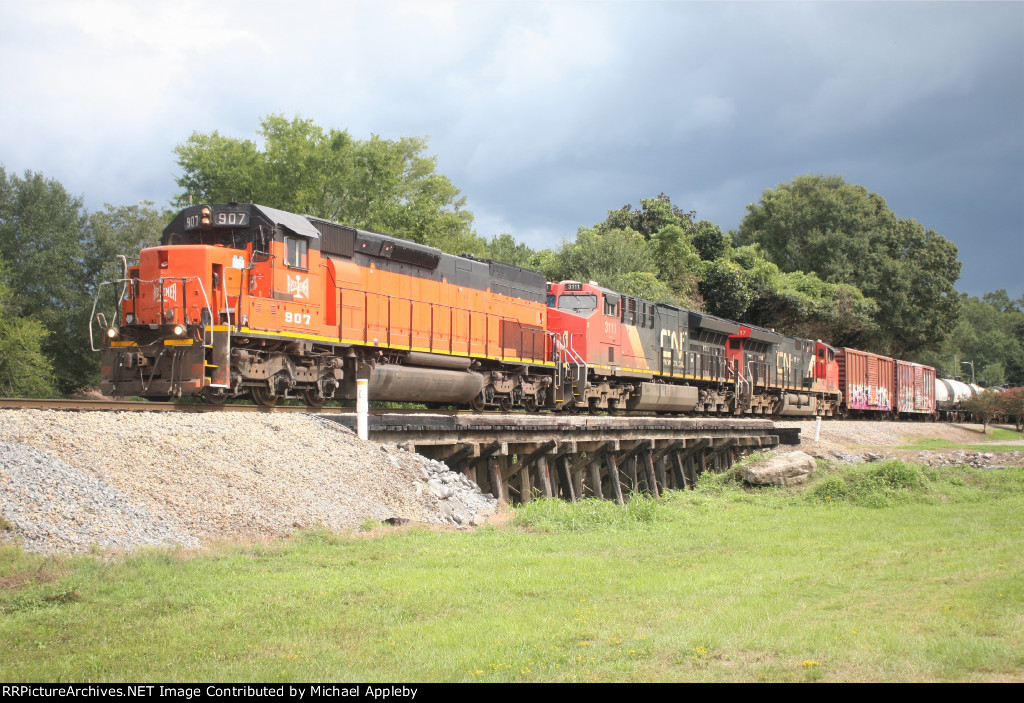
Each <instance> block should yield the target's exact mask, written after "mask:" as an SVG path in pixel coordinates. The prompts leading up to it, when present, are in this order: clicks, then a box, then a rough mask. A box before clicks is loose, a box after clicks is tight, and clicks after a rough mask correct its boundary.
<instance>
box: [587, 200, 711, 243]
mask: <svg viewBox="0 0 1024 703" xmlns="http://www.w3.org/2000/svg"><path fill="white" fill-rule="evenodd" d="M695 214H696V213H695V212H684V211H683V210H681V209H679V208H678V207H676V206H675V205H673V204H672V201H671V200H670V199H669V197H668V196H667V195H665V194H664V193H660V194H658V197H656V198H645V199H643V200H641V201H640V209H639V210H634V209H633V206H632V205H623V206H622V207H621V208H619V209H618V210H610V211H609V212H608V217H607V218H606V219H605V221H604V222H601V223H600V224H598V225H595V227H596V228H597V229H598V230H599V231H601V232H604V231H605V230H613V229H619V230H632V231H633V232H636V233H638V234H640V235H642V236H643V237H644V239H651V238H652V237H653V236H654V235H656V234H657V233H658V232H660V231H661V230H663V229H664V228H665V227H668V226H669V225H675V226H676V227H682V228H683V229H684V230H686V229H689V227H690V226H691V225H692V224H693V216H694V215H695Z"/></svg>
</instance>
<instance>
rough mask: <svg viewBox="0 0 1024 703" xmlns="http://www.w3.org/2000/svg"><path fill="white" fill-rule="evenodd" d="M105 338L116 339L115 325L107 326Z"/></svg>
mask: <svg viewBox="0 0 1024 703" xmlns="http://www.w3.org/2000/svg"><path fill="white" fill-rule="evenodd" d="M107 338H108V339H117V328H116V327H108V328H107Z"/></svg>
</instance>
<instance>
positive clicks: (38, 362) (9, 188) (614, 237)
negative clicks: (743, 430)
mask: <svg viewBox="0 0 1024 703" xmlns="http://www.w3.org/2000/svg"><path fill="white" fill-rule="evenodd" d="M259 138H260V139H259V141H258V142H257V141H256V140H249V139H239V138H234V137H227V136H224V135H221V134H219V133H218V132H216V131H214V132H212V133H209V134H202V133H194V134H193V135H192V136H191V137H189V139H187V140H186V141H185V142H184V143H182V144H180V145H178V146H177V147H176V149H175V153H176V156H177V161H178V165H179V167H180V168H181V175H180V176H179V177H178V178H177V185H178V187H179V189H180V190H179V191H178V192H177V193H175V194H174V195H173V196H172V197H171V198H170V199H169V202H170V203H171V204H172V205H174V206H176V207H180V206H183V205H185V204H187V203H188V202H189V198H191V199H192V200H193V201H194V202H226V201H229V200H232V199H237V200H241V201H248V200H251V201H253V202H257V203H261V204H264V205H268V206H271V207H275V208H279V209H282V210H288V211H292V212H300V213H304V214H309V215H315V216H318V217H323V218H326V219H330V220H334V221H337V222H341V223H344V224H348V225H352V226H354V227H359V228H363V229H370V230H374V231H378V232H386V233H389V234H393V235H396V236H398V237H403V238H406V239H411V240H413V241H417V242H420V243H423V244H427V245H430V246H434V247H437V248H439V249H441V250H443V251H446V252H449V253H453V254H463V253H465V254H472V255H474V256H477V257H487V258H493V259H497V260H500V261H505V262H507V263H510V264H515V265H519V266H525V267H528V268H533V269H537V270H539V271H541V272H543V273H544V274H545V275H546V276H547V277H548V279H549V280H562V279H575V280H583V281H591V280H592V281H596V282H597V283H599V284H601V285H603V286H606V287H608V288H611V289H614V290H618V291H620V292H623V293H626V294H630V295H635V296H638V297H642V298H646V299H649V300H654V301H656V302H662V303H668V304H673V305H677V306H680V307H687V308H693V309H700V310H703V311H705V312H708V313H711V314H714V315H718V316H721V317H726V318H729V319H733V320H738V321H741V322H745V323H748V324H754V325H759V326H762V327H769V328H772V329H775V330H777V331H779V332H782V333H784V334H792V335H797V336H802V337H809V338H812V339H822V340H824V341H826V342H829V343H831V344H834V345H839V346H853V347H857V348H860V349H866V350H869V351H873V352H876V353H881V354H888V355H893V356H898V357H900V358H905V359H911V360H918V361H921V362H923V363H927V364H930V365H933V366H936V367H938V368H939V370H940V374H941V375H942V376H943V377H948V376H954V375H960V370H959V369H958V367H960V366H961V362H963V361H969V362H971V363H973V364H974V368H975V369H976V371H977V374H976V378H977V380H979V381H981V382H984V383H986V384H989V385H1000V384H1004V383H1007V384H1011V385H1021V384H1024V296H1022V297H1021V299H1019V300H1012V299H1010V297H1009V295H1008V294H1007V293H1006V291H1005V290H999V291H995V292H993V293H988V294H986V295H985V296H983V297H982V298H981V299H979V298H975V297H972V296H968V295H966V294H963V293H959V292H957V290H956V288H955V284H956V281H957V280H958V278H959V275H960V260H959V258H958V251H957V248H956V246H955V245H954V244H953V243H952V242H950V241H949V240H947V239H946V238H944V237H943V236H942V235H940V234H938V233H937V232H935V231H934V230H931V229H926V228H924V227H923V226H922V225H920V224H919V223H917V222H916V221H914V220H911V219H904V218H900V217H898V216H897V215H895V214H894V213H893V212H892V211H891V210H890V209H889V208H888V206H887V205H886V203H885V201H884V199H883V198H882V197H881V196H879V195H878V194H875V193H871V192H869V191H868V190H867V189H865V188H863V187H862V186H859V185H854V184H849V183H846V182H845V181H844V180H843V179H842V178H841V177H839V176H800V177H798V178H796V179H795V180H793V181H792V182H790V183H786V184H781V185H779V186H777V187H775V188H773V189H768V190H765V191H764V192H763V193H762V196H761V200H760V201H759V202H758V203H756V204H752V205H749V206H748V207H747V213H746V215H745V217H744V218H743V221H742V222H741V224H740V226H739V227H738V228H737V229H736V230H735V231H731V232H725V231H723V230H722V229H721V228H720V227H719V226H718V225H716V224H714V223H712V222H709V221H707V220H699V219H697V213H696V212H693V211H686V210H684V209H681V208H679V207H678V206H677V205H675V204H673V203H672V202H671V200H670V198H669V197H668V196H667V195H665V194H664V193H662V194H659V195H657V196H654V197H651V198H647V199H643V200H641V201H640V202H639V204H638V206H636V207H634V206H633V205H631V204H630V205H624V206H622V207H619V208H618V209H614V210H610V211H609V212H608V216H607V217H606V218H605V219H604V220H603V221H601V222H598V223H595V224H593V225H590V226H581V227H579V229H578V230H577V232H576V233H575V237H573V238H566V239H564V240H563V241H562V242H561V243H559V244H558V245H556V246H554V247H552V248H546V249H540V250H534V249H532V248H531V247H529V246H527V245H526V244H523V243H521V242H519V241H517V240H516V239H515V237H514V236H513V235H510V234H507V233H501V234H497V235H494V236H491V237H490V238H486V237H483V236H481V235H479V234H477V233H476V231H475V230H474V229H473V215H472V213H471V212H470V211H469V210H468V209H466V202H465V197H463V196H462V195H461V193H460V191H459V189H458V188H457V187H455V185H454V184H453V183H452V182H451V181H450V180H449V179H448V178H447V177H446V176H444V175H442V174H439V173H437V160H436V158H435V157H431V156H428V155H427V154H426V150H427V145H426V140H424V139H421V138H414V137H404V138H401V139H397V140H389V139H383V138H381V137H379V136H376V135H373V136H371V137H370V138H369V139H366V140H360V139H356V138H354V137H352V135H350V134H349V133H348V132H347V131H346V130H338V129H333V128H332V129H326V130H325V129H323V128H322V127H320V126H319V125H317V124H315V123H314V122H312V121H311V120H307V119H302V118H298V117H296V118H293V119H287V118H285V117H283V116H280V115H272V116H269V117H265V118H263V119H262V120H261V126H260V129H259ZM172 216H173V212H172V211H171V210H170V209H168V208H162V207H156V206H155V205H154V204H153V203H145V202H143V203H138V204H135V205H127V206H126V205H122V206H114V205H106V206H105V208H104V209H103V210H101V211H98V212H92V213H90V212H88V211H86V209H85V208H84V207H83V203H82V199H81V198H80V197H76V196H72V195H71V194H70V193H68V192H67V190H66V189H65V188H64V187H63V186H62V185H61V184H60V183H58V182H57V181H55V180H52V179H47V178H46V177H44V176H43V175H42V174H39V173H33V172H31V171H30V172H26V173H25V174H24V175H23V176H18V175H16V174H9V173H7V171H6V170H5V169H4V168H3V166H2V165H0V394H2V395H7V396H30V397H45V396H51V395H66V394H70V393H73V392H75V391H76V390H78V389H80V388H82V387H89V386H94V385H95V384H96V383H97V382H98V379H99V358H98V356H99V355H98V354H95V353H93V352H92V351H91V350H90V349H89V342H88V324H89V314H90V311H91V308H92V303H93V299H94V297H95V295H96V292H97V285H98V284H99V282H101V281H104V280H110V279H111V278H115V277H117V276H118V275H119V269H118V267H117V264H116V257H117V255H119V254H124V255H127V256H129V258H131V257H132V256H133V255H137V252H138V250H139V249H140V248H142V247H144V246H151V245H153V244H155V243H156V242H157V241H158V240H159V237H160V233H161V231H162V229H163V227H164V226H165V225H166V224H167V222H168V221H169V220H170V218H171V217H172ZM108 302H109V303H110V304H111V305H112V304H113V301H112V300H111V301H108ZM108 307H109V306H108Z"/></svg>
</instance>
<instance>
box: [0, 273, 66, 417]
mask: <svg viewBox="0 0 1024 703" xmlns="http://www.w3.org/2000/svg"><path fill="white" fill-rule="evenodd" d="M7 275H8V268H7V266H6V265H5V264H4V263H3V262H2V261H0V395H4V396H7V397H13V398H47V397H50V396H52V395H53V394H54V387H53V367H52V365H51V364H50V360H49V359H48V358H47V357H46V355H45V354H44V353H43V349H42V343H43V340H45V339H46V337H47V334H48V332H47V331H46V328H45V327H44V326H43V324H42V323H41V322H39V321H38V320H33V319H32V318H28V317H21V316H20V315H19V311H18V307H17V304H16V303H15V302H14V294H13V293H12V292H11V289H10V288H9V287H8V286H7V284H6V283H5V282H4V281H5V280H6V278H7Z"/></svg>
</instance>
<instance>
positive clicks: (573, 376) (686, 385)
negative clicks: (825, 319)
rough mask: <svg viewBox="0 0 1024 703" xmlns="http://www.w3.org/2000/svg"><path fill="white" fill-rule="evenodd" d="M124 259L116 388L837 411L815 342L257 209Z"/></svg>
mask: <svg viewBox="0 0 1024 703" xmlns="http://www.w3.org/2000/svg"><path fill="white" fill-rule="evenodd" d="M122 261H123V272H122V276H121V278H120V279H118V280H116V281H110V282H107V283H105V284H101V291H102V289H103V286H106V285H111V286H114V287H116V290H117V292H118V295H119V299H118V303H117V307H116V310H115V312H114V313H113V316H112V317H111V318H110V319H109V320H108V318H107V317H106V315H105V314H104V313H103V312H97V311H96V306H94V309H93V315H92V318H91V323H95V325H96V326H98V328H99V330H100V339H101V349H102V363H101V366H102V382H101V386H100V388H101V391H102V392H103V393H104V394H106V395H116V396H129V395H130V396H142V397H147V398H153V399H166V398H169V397H180V396H200V397H202V398H203V399H204V400H206V401H207V402H211V403H222V402H225V401H226V400H227V399H229V398H239V397H249V398H251V399H252V400H253V401H255V402H256V403H257V404H260V405H272V404H274V403H276V402H277V401H278V400H279V399H281V398H300V399H303V400H304V401H305V402H306V403H308V404H309V405H311V406H319V405H321V404H323V403H324V402H325V401H326V400H328V399H352V398H355V395H356V382H357V380H360V379H365V380H367V381H368V387H369V397H370V399H371V400H391V401H409V402H420V403H427V404H428V405H440V404H455V405H468V406H470V407H472V408H474V409H476V410H483V409H485V408H501V409H503V410H506V411H507V410H512V409H514V408H525V409H526V410H529V411H535V410H539V409H542V408H543V409H549V410H562V411H569V412H573V411H577V410H581V409H586V410H591V411H600V412H609V413H615V412H618V411H621V410H632V411H646V412H671V413H718V414H729V415H761V416H769V415H784V416H814V415H822V416H831V415H836V414H840V413H841V412H842V411H843V410H844V408H845V406H844V405H843V403H842V401H843V392H842V389H841V385H840V383H841V381H844V382H845V381H846V379H845V378H843V379H841V377H840V361H839V359H837V350H836V349H834V348H832V347H831V346H829V345H827V344H825V343H823V342H821V341H814V340H807V339H799V338H794V337H787V336H784V335H781V334H778V333H776V332H775V331H773V330H770V329H766V328H762V327H757V326H752V325H745V324H741V323H738V322H733V321H730V320H725V319H722V318H718V317H714V316H712V315H708V314H705V313H702V312H698V311H693V310H685V309H682V308H678V307H674V306H671V305H664V304H658V303H653V302H650V301H646V300H642V299H639V298H635V297H631V296H627V295H621V294H619V293H616V292H615V291H611V290H608V289H606V288H603V287H601V286H599V285H597V284H596V283H593V282H586V283H585V282H579V281H561V282H553V283H549V282H547V281H546V280H545V278H544V276H543V275H542V274H541V273H539V272H536V271H531V270H529V269H524V268H520V267H517V266H511V265H509V264H505V263H502V262H498V261H493V260H487V259H476V258H473V257H468V256H452V255H449V254H445V253H442V252H441V251H440V250H438V249H435V248H432V247H427V246H423V245H420V244H417V243H414V242H410V241H407V240H403V239H399V238H395V237H392V236H388V235H386V234H381V233H377V232H370V231H365V230H360V229H356V228H352V227H347V226H345V225H340V224H337V223H334V222H329V221H327V220H323V219H320V218H316V217H310V216H303V215H297V214H293V213H289V212H284V211H281V210H277V209H274V208H270V207H266V206H262V205H257V204H251V203H250V204H239V203H235V202H232V203H227V204H204V205H195V206H190V207H187V208H185V209H184V210H183V211H181V212H180V213H179V214H178V215H177V216H176V217H175V218H174V219H173V220H172V221H171V223H170V224H169V225H168V226H167V228H166V229H165V230H164V232H163V236H162V238H161V241H160V245H159V246H156V247H152V248H147V249H143V250H142V251H141V252H140V254H139V261H138V264H136V265H133V266H129V265H128V263H127V260H125V259H122ZM97 300H100V295H99V294H98V295H97ZM93 327H94V325H93V324H90V331H92V329H93ZM933 406H934V402H933Z"/></svg>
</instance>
